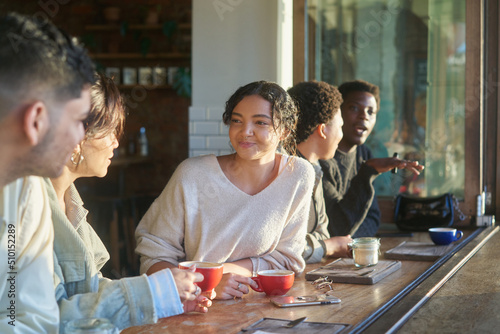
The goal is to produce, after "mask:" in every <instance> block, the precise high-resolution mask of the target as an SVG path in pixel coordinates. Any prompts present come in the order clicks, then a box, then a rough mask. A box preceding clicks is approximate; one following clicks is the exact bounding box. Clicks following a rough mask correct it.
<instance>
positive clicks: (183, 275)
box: [170, 266, 203, 302]
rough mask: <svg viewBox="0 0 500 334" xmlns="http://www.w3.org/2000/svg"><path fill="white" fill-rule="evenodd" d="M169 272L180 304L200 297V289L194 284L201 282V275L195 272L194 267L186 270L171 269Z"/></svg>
mask: <svg viewBox="0 0 500 334" xmlns="http://www.w3.org/2000/svg"><path fill="white" fill-rule="evenodd" d="M170 271H171V272H172V276H173V277H174V281H175V285H176V286H177V292H178V293H179V297H180V298H181V302H185V301H188V300H195V299H196V298H197V297H198V296H199V295H200V293H201V289H200V287H198V286H197V285H195V284H194V283H196V282H201V281H203V275H202V274H200V273H197V272H195V268H194V266H193V267H191V268H189V269H187V270H180V269H177V268H172V269H170Z"/></svg>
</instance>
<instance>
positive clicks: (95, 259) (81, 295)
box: [45, 179, 179, 332]
mask: <svg viewBox="0 0 500 334" xmlns="http://www.w3.org/2000/svg"><path fill="white" fill-rule="evenodd" d="M45 182H46V186H47V191H48V194H49V201H50V206H51V209H52V219H53V223H54V234H55V235H54V272H55V274H54V286H55V293H56V299H57V301H58V304H59V310H60V318H61V329H62V328H64V327H63V326H64V325H65V323H66V322H67V321H69V320H71V319H77V318H90V317H93V318H94V317H95V318H97V317H99V318H108V319H110V321H111V322H112V323H114V325H115V326H117V327H118V328H119V329H123V328H127V327H130V326H138V325H143V324H150V323H155V322H156V321H157V320H158V315H157V312H156V310H155V304H154V300H153V294H152V291H151V288H150V285H149V283H148V278H147V277H146V275H142V276H138V277H127V278H123V279H119V280H110V279H107V278H104V277H102V275H101V273H100V272H99V270H100V269H101V268H102V266H103V265H104V264H105V263H106V261H107V260H108V259H109V255H108V253H107V251H106V249H105V247H104V245H103V244H102V241H101V240H100V239H99V237H98V236H97V234H96V233H95V231H94V230H93V229H92V227H91V226H90V225H89V224H88V223H87V221H86V214H87V210H85V209H84V208H83V203H82V201H81V198H80V196H79V195H78V192H77V190H76V188H75V186H74V185H71V188H70V189H69V190H68V191H67V192H66V195H65V202H66V203H67V209H68V210H69V211H68V210H67V211H68V212H69V213H68V217H70V219H72V221H73V223H74V224H75V225H73V224H72V223H71V222H70V220H69V219H68V217H67V216H66V214H65V213H64V212H63V211H62V210H61V207H60V206H59V203H58V201H57V196H56V193H55V190H54V188H53V186H52V183H51V181H50V180H49V179H45ZM69 201H72V202H73V204H75V205H74V206H73V205H71V204H70V205H69V206H68V204H69ZM75 227H76V228H75ZM167 285H168V284H167ZM173 287H174V289H175V284H173ZM176 296H177V298H178V295H177V294H176ZM178 313H179V312H173V313H172V314H171V315H173V314H178ZM61 332H62V330H61Z"/></svg>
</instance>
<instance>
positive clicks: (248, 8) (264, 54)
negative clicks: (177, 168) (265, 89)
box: [189, 0, 293, 156]
mask: <svg viewBox="0 0 500 334" xmlns="http://www.w3.org/2000/svg"><path fill="white" fill-rule="evenodd" d="M292 2H293V1H292V0H193V30H192V38H193V47H192V79H193V96H192V106H191V107H190V109H189V156H196V155H201V154H209V153H213V154H217V155H219V154H226V153H229V152H230V146H229V138H228V136H227V127H226V126H225V125H224V124H223V123H222V113H223V110H224V104H225V102H226V100H227V99H228V98H229V96H230V95H231V94H232V93H233V92H234V91H235V90H236V89H237V88H238V87H240V86H242V85H245V84H247V83H249V82H252V81H256V80H269V81H274V82H277V83H278V84H280V85H282V86H283V87H284V88H285V89H287V88H288V87H290V86H291V85H292V75H291V74H292V51H293V50H292V42H291V41H292V37H293V36H292V13H293V8H292Z"/></svg>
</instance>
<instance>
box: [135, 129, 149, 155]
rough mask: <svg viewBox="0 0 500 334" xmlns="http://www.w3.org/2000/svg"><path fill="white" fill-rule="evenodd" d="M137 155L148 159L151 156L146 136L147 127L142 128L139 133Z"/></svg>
mask: <svg viewBox="0 0 500 334" xmlns="http://www.w3.org/2000/svg"><path fill="white" fill-rule="evenodd" d="M137 153H138V155H140V156H142V157H146V156H148V154H149V147H148V137H147V136H146V128H145V127H141V129H140V131H139V136H138V138H137Z"/></svg>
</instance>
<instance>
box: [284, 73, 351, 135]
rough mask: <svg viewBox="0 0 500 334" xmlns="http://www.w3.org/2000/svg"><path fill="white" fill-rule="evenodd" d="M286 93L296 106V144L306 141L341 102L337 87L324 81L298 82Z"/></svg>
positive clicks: (334, 112)
mask: <svg viewBox="0 0 500 334" xmlns="http://www.w3.org/2000/svg"><path fill="white" fill-rule="evenodd" d="M288 94H290V96H291V97H292V98H293V99H294V101H295V104H296V105H297V108H298V123H297V132H296V135H295V140H296V141H297V144H300V143H302V142H304V141H306V140H307V138H309V136H310V135H311V134H312V133H313V132H314V129H316V127H317V126H318V125H320V124H322V123H325V124H328V123H329V122H330V121H331V120H332V119H333V117H334V116H335V114H336V113H337V112H339V109H340V105H341V104H342V96H341V95H340V92H339V91H338V89H337V87H335V86H332V85H330V84H329V83H326V82H324V81H306V82H300V83H298V84H296V85H295V86H293V87H292V88H290V89H288Z"/></svg>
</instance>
